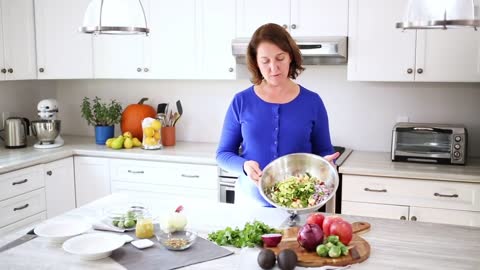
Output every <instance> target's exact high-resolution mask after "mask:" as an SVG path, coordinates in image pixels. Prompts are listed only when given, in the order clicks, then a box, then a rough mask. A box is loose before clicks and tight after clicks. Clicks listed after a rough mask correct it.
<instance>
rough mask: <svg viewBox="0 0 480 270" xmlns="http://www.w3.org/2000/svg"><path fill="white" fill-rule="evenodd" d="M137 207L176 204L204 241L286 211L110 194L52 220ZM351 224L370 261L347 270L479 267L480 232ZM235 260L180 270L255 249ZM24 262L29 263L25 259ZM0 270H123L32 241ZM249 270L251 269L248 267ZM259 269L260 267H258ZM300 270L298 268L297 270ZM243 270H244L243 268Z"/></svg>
mask: <svg viewBox="0 0 480 270" xmlns="http://www.w3.org/2000/svg"><path fill="white" fill-rule="evenodd" d="M129 201H130V202H131V201H135V202H141V203H144V204H145V205H146V206H149V207H150V209H151V211H152V212H153V213H154V214H157V215H160V216H164V215H165V213H168V212H169V211H171V210H172V209H175V208H176V206H177V205H178V204H182V205H184V207H185V210H184V211H185V214H186V215H187V217H188V227H189V228H190V229H192V230H195V231H197V232H199V234H200V236H202V237H205V236H206V235H207V234H208V233H209V232H212V231H214V230H217V229H224V228H225V227H226V226H241V227H243V225H244V224H245V222H251V221H253V220H254V219H256V220H259V221H263V222H265V223H267V224H269V225H271V226H275V227H277V228H278V227H280V225H281V224H282V223H283V221H284V220H285V219H286V218H287V217H288V215H287V213H286V212H283V211H282V210H280V209H275V208H263V207H251V206H249V207H248V209H246V208H242V207H240V206H238V205H232V204H221V203H212V202H204V201H198V200H196V201H193V200H192V201H189V200H188V199H186V198H178V201H175V202H172V201H167V200H165V199H162V198H158V197H157V198H153V199H152V198H149V199H148V201H147V200H146V199H145V198H132V197H126V196H125V195H123V194H115V195H110V196H107V197H105V198H102V199H100V200H98V201H95V202H93V203H90V204H87V205H85V206H82V207H80V208H77V209H74V210H72V211H70V212H68V213H66V214H63V215H61V216H59V217H56V218H54V219H57V220H74V221H75V220H83V221H87V222H92V221H94V220H96V219H98V218H99V217H101V216H102V209H104V208H105V207H107V206H112V205H117V204H121V203H126V202H129ZM344 218H345V219H346V220H348V221H350V222H354V221H366V222H369V223H370V224H371V230H370V231H369V232H367V233H365V234H363V235H362V237H363V238H364V239H365V240H367V241H368V242H369V243H370V245H371V254H370V258H369V259H367V260H366V261H365V262H363V263H361V264H356V265H353V266H352V267H351V268H350V269H352V270H357V269H358V270H364V269H369V270H376V269H381V270H385V269H448V270H451V269H467V270H478V269H479V268H478V267H479V266H480V256H479V250H480V228H475V227H463V226H452V225H441V224H431V223H419V222H413V221H401V220H387V219H378V218H367V217H355V216H344ZM28 229H30V228H24V229H22V230H20V231H17V232H15V233H12V234H9V235H6V236H4V237H2V238H0V245H3V244H5V243H7V242H9V241H11V240H13V239H16V238H18V237H19V236H21V235H23V234H24V233H25V232H27V231H28ZM229 249H231V250H232V251H234V252H235V254H234V255H232V256H228V257H225V258H221V259H217V260H213V261H209V262H205V263H200V264H195V265H192V266H188V267H186V268H182V269H195V270H207V269H208V270H215V269H229V270H230V269H232V270H235V269H238V266H239V265H240V264H241V265H245V260H248V261H249V262H251V263H249V264H248V265H252V266H256V263H255V261H256V254H258V251H259V249H256V250H254V251H253V252H249V253H250V254H251V256H244V255H243V254H245V252H242V251H241V250H240V249H236V248H233V247H231V248H229ZM27 258H28V259H27ZM0 269H39V270H42V269H124V268H123V267H122V266H121V265H119V264H118V263H116V262H115V261H114V260H113V259H111V258H105V259H101V260H97V261H82V260H81V259H79V258H77V257H76V256H74V255H71V254H68V253H66V252H65V251H63V249H62V248H61V246H60V245H52V244H50V243H49V242H48V241H47V240H46V239H44V238H40V237H37V238H35V239H33V240H31V241H29V242H26V243H24V244H22V245H20V246H17V247H15V248H12V249H10V250H7V251H5V252H2V253H0ZM249 269H255V268H250V267H249ZM258 269H259V268H258ZM300 269H302V268H300ZM242 270H243V269H242Z"/></svg>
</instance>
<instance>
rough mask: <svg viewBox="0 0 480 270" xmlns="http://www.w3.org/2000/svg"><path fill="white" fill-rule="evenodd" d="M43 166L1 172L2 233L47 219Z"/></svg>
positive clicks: (0, 211) (0, 226)
mask: <svg viewBox="0 0 480 270" xmlns="http://www.w3.org/2000/svg"><path fill="white" fill-rule="evenodd" d="M45 210H46V204H45V178H44V176H43V165H37V166H32V167H29V168H25V169H20V170H16V171H13V172H9V173H5V174H1V175H0V216H1V217H2V218H0V234H4V233H7V232H9V231H12V230H15V229H18V228H20V227H22V226H25V225H26V224H29V223H31V222H35V221H38V220H40V219H44V218H45V216H46V215H45Z"/></svg>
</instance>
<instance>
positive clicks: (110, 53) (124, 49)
mask: <svg viewBox="0 0 480 270" xmlns="http://www.w3.org/2000/svg"><path fill="white" fill-rule="evenodd" d="M151 2H152V3H155V2H157V0H154V1H150V0H142V5H143V8H144V10H145V16H146V17H147V26H148V27H149V28H150V31H152V32H153V31H155V30H154V29H153V28H152V27H151V26H152V19H151V18H150V16H149V14H152V15H154V16H153V17H157V16H160V15H159V14H155V13H152V11H151V10H150V3H151ZM173 26H174V25H168V27H173ZM162 42H172V41H170V40H162ZM154 49H155V50H157V49H159V48H154ZM151 50H152V47H151V38H150V36H145V35H95V36H93V66H94V77H95V78H97V79H141V78H151V77H152V76H153V75H151V58H152V55H151ZM169 53H170V54H171V53H172V52H169ZM175 54H176V53H175ZM161 64H162V63H161Z"/></svg>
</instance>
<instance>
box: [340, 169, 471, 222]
mask: <svg viewBox="0 0 480 270" xmlns="http://www.w3.org/2000/svg"><path fill="white" fill-rule="evenodd" d="M445 213H450V215H449V216H443V214H445ZM342 214H350V215H363V216H375V217H384V218H393V219H409V220H412V221H426V222H437V223H448V224H461V225H470V226H478V225H480V224H479V219H480V185H479V184H474V183H461V182H448V181H431V180H422V179H403V178H393V177H371V176H361V175H348V174H343V185H342ZM453 216H455V219H453V218H452V217H453Z"/></svg>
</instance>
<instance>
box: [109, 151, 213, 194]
mask: <svg viewBox="0 0 480 270" xmlns="http://www.w3.org/2000/svg"><path fill="white" fill-rule="evenodd" d="M110 177H111V183H112V192H130V193H141V194H143V195H145V196H149V195H152V196H168V197H171V198H172V199H173V198H178V197H186V198H200V199H206V200H211V201H215V202H217V201H218V200H219V191H218V181H217V178H218V167H217V166H216V165H201V164H186V163H171V162H160V161H136V160H122V159H112V160H110Z"/></svg>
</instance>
